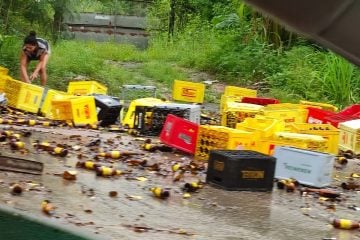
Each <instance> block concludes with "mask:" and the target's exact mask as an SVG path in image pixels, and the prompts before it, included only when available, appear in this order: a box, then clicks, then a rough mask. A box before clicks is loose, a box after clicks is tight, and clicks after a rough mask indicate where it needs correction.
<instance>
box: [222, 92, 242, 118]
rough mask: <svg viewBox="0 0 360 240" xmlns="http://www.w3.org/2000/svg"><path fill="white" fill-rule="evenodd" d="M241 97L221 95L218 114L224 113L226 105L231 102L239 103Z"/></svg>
mask: <svg viewBox="0 0 360 240" xmlns="http://www.w3.org/2000/svg"><path fill="white" fill-rule="evenodd" d="M241 99H242V97H241V96H227V95H225V94H223V95H221V99H220V113H223V112H224V109H225V108H226V107H227V105H228V104H230V103H233V102H238V103H240V102H241Z"/></svg>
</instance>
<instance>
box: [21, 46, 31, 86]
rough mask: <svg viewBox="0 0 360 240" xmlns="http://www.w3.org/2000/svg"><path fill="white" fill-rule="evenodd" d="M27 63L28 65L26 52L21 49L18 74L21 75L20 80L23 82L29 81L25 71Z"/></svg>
mask: <svg viewBox="0 0 360 240" xmlns="http://www.w3.org/2000/svg"><path fill="white" fill-rule="evenodd" d="M27 65H28V59H27V56H26V54H25V53H24V52H23V51H21V56H20V75H21V80H22V81H23V82H26V83H30V79H29V75H28V73H27Z"/></svg>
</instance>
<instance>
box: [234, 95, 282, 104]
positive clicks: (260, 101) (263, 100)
mask: <svg viewBox="0 0 360 240" xmlns="http://www.w3.org/2000/svg"><path fill="white" fill-rule="evenodd" d="M241 102H242V103H252V104H257V105H262V106H266V105H268V104H277V103H280V101H279V100H278V99H276V98H260V97H243V98H242V99H241Z"/></svg>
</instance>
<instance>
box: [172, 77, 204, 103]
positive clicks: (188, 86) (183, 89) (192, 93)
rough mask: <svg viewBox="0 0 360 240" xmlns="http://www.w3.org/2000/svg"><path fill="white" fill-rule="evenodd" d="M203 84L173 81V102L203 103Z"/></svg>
mask: <svg viewBox="0 0 360 240" xmlns="http://www.w3.org/2000/svg"><path fill="white" fill-rule="evenodd" d="M204 95H205V84H203V83H195V82H188V81H181V80H174V84H173V92H172V97H173V99H174V100H178V101H184V102H192V103H203V102H204Z"/></svg>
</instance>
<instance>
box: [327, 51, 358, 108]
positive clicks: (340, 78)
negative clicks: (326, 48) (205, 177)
mask: <svg viewBox="0 0 360 240" xmlns="http://www.w3.org/2000/svg"><path fill="white" fill-rule="evenodd" d="M354 70H355V69H354V66H353V65H352V64H350V63H349V62H348V61H346V60H345V59H343V58H341V57H339V56H337V55H335V54H334V53H329V54H328V55H327V56H326V59H325V67H324V76H323V81H322V83H323V93H324V94H325V95H326V96H327V97H328V98H329V99H331V100H332V101H334V102H335V103H336V104H337V105H339V106H340V107H346V106H348V105H350V104H351V103H352V102H354V101H356V97H357V96H356V94H358V93H359V90H360V84H359V83H360V81H359V76H355V75H354V74H355V71H354Z"/></svg>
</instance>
